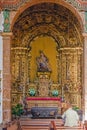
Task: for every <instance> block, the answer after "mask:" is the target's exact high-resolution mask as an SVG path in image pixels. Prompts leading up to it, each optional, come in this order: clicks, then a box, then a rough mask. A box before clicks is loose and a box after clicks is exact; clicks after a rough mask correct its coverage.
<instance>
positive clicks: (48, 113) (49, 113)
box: [31, 107, 58, 118]
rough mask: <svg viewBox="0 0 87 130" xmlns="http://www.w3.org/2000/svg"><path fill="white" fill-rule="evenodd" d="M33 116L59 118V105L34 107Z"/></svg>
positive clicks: (32, 109)
mask: <svg viewBox="0 0 87 130" xmlns="http://www.w3.org/2000/svg"><path fill="white" fill-rule="evenodd" d="M31 114H32V118H57V115H58V108H57V107H32V108H31Z"/></svg>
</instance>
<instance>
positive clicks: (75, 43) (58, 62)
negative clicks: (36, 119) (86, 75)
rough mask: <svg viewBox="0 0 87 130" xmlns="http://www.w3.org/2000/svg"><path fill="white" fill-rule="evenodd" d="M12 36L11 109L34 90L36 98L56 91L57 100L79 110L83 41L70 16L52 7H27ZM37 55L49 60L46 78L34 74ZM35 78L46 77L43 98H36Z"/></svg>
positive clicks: (68, 13)
mask: <svg viewBox="0 0 87 130" xmlns="http://www.w3.org/2000/svg"><path fill="white" fill-rule="evenodd" d="M13 35H14V37H13V39H12V44H11V72H12V105H15V104H16V103H17V102H19V100H20V98H24V97H26V96H28V97H29V96H30V95H29V94H28V90H29V88H30V87H33V88H35V89H36V90H37V93H36V95H35V96H36V97H39V96H41V97H43V96H46V97H52V95H51V93H50V92H51V90H55V89H56V90H58V91H59V96H60V97H61V96H63V97H64V98H65V100H70V102H71V103H72V104H73V105H74V106H79V107H80V108H81V107H82V98H83V86H82V82H83V81H82V65H83V64H82V58H83V37H82V34H81V26H80V23H79V21H78V19H77V18H76V17H75V16H74V14H73V13H72V12H71V11H70V10H69V9H67V8H65V7H64V6H61V5H58V4H54V3H41V4H37V5H34V6H31V7H29V8H27V9H26V10H25V11H24V12H23V13H22V14H21V15H20V16H19V17H18V19H17V20H16V22H15V24H14V27H13ZM40 51H42V52H43V53H44V54H45V56H46V57H47V58H48V60H49V64H50V67H51V71H50V74H49V73H45V75H43V74H44V72H43V74H42V73H39V74H38V71H37V63H36V57H39V56H40V54H39V52H40ZM38 75H39V76H46V77H45V81H43V83H44V84H45V85H47V86H46V89H47V91H49V92H48V93H47V94H46V95H45V94H41V95H40V93H42V89H41V88H40V83H41V82H42V81H40V77H38ZM42 86H43V85H42ZM48 89H49V90H48ZM40 90H41V91H40ZM39 92H40V93H39Z"/></svg>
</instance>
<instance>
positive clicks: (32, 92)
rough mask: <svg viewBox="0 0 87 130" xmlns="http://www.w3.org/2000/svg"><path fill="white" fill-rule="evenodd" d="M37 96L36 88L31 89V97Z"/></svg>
mask: <svg viewBox="0 0 87 130" xmlns="http://www.w3.org/2000/svg"><path fill="white" fill-rule="evenodd" d="M35 94H36V90H35V88H29V95H30V96H35Z"/></svg>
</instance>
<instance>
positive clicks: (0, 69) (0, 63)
mask: <svg viewBox="0 0 87 130" xmlns="http://www.w3.org/2000/svg"><path fill="white" fill-rule="evenodd" d="M2 25H3V12H1V13H0V32H2V31H3V26H2ZM2 73H3V41H2V36H0V123H1V122H2V92H3V91H2V86H3V85H2V78H3V77H2Z"/></svg>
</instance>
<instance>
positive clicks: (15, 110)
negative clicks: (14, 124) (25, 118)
mask: <svg viewBox="0 0 87 130" xmlns="http://www.w3.org/2000/svg"><path fill="white" fill-rule="evenodd" d="M22 114H23V106H22V104H17V105H16V106H14V107H12V115H15V117H16V116H21V115H22Z"/></svg>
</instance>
